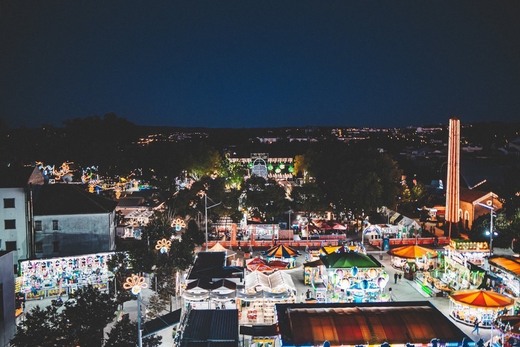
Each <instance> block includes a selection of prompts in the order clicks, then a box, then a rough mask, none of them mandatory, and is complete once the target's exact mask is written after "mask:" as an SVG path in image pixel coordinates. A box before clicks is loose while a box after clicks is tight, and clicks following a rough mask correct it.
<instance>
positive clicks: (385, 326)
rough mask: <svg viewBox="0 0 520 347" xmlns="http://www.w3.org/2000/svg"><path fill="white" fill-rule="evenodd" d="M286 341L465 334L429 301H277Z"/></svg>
mask: <svg viewBox="0 0 520 347" xmlns="http://www.w3.org/2000/svg"><path fill="white" fill-rule="evenodd" d="M276 311H277V314H278V322H279V323H278V324H279V329H280V334H281V337H282V341H283V345H284V346H285V345H290V346H302V345H305V346H309V345H310V346H318V345H322V344H323V342H324V341H329V342H330V344H331V345H336V346H338V345H350V346H353V345H367V344H370V345H380V344H382V343H384V342H388V343H389V344H390V345H393V344H401V345H404V344H406V343H412V344H414V343H416V344H419V343H422V344H428V343H429V342H430V341H431V340H432V339H434V338H437V339H440V340H441V341H443V342H460V341H462V339H463V338H467V336H466V335H465V334H464V333H463V332H462V331H461V330H460V329H459V328H458V327H457V326H456V325H455V324H454V323H453V322H452V321H451V320H449V319H448V318H447V317H446V316H444V315H443V314H442V313H441V312H440V311H439V310H438V309H436V308H435V307H434V306H433V305H432V304H431V303H430V302H427V301H417V302H386V303H362V304H360V303H356V304H282V305H279V304H277V305H276Z"/></svg>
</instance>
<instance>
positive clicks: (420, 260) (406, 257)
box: [388, 245, 437, 270]
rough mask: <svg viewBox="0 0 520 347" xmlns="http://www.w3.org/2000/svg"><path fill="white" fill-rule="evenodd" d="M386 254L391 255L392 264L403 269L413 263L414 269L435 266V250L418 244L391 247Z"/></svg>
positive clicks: (426, 268)
mask: <svg viewBox="0 0 520 347" xmlns="http://www.w3.org/2000/svg"><path fill="white" fill-rule="evenodd" d="M388 254H390V255H391V256H392V266H393V267H395V268H398V269H405V268H406V266H407V265H408V266H410V263H414V265H415V266H414V268H415V269H416V270H430V269H433V268H434V267H435V262H436V261H435V259H436V258H437V251H435V250H433V249H430V248H426V247H421V246H418V245H409V246H402V247H397V248H393V249H391V250H389V251H388Z"/></svg>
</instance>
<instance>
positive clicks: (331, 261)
mask: <svg viewBox="0 0 520 347" xmlns="http://www.w3.org/2000/svg"><path fill="white" fill-rule="evenodd" d="M321 260H322V261H323V263H324V264H325V266H326V267H330V268H335V269H344V268H351V267H354V266H356V267H358V268H373V267H381V263H380V262H378V261H377V260H376V259H375V258H374V257H372V256H370V255H366V254H363V253H359V252H346V253H331V254H327V255H325V256H323V257H322V258H321Z"/></svg>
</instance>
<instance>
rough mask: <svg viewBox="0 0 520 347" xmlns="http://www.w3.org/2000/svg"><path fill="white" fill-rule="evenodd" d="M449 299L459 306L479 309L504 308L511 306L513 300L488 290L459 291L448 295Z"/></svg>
mask: <svg viewBox="0 0 520 347" xmlns="http://www.w3.org/2000/svg"><path fill="white" fill-rule="evenodd" d="M450 299H451V300H452V301H454V302H457V303H459V304H463V305H466V306H471V307H479V308H504V307H510V306H513V305H514V303H515V301H514V299H512V298H510V297H508V296H505V295H502V294H499V293H496V292H493V291H488V290H481V289H468V290H459V291H457V292H455V293H453V294H451V295H450Z"/></svg>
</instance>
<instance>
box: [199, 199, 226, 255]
mask: <svg viewBox="0 0 520 347" xmlns="http://www.w3.org/2000/svg"><path fill="white" fill-rule="evenodd" d="M202 194H204V224H205V230H206V251H207V250H208V210H209V209H210V208H213V207H216V206H218V205H220V204H221V203H222V202H219V203H217V204H214V205H211V206H208V194H206V192H202ZM210 200H211V199H210Z"/></svg>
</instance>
